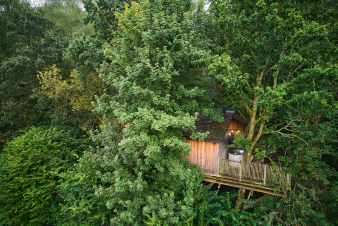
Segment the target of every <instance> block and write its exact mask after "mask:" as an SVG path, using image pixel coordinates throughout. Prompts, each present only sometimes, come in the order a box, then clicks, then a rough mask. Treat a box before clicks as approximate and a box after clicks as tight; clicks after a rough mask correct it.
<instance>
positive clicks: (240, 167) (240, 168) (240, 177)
mask: <svg viewBox="0 0 338 226" xmlns="http://www.w3.org/2000/svg"><path fill="white" fill-rule="evenodd" d="M242 165H243V163H241V164H240V166H239V181H242Z"/></svg>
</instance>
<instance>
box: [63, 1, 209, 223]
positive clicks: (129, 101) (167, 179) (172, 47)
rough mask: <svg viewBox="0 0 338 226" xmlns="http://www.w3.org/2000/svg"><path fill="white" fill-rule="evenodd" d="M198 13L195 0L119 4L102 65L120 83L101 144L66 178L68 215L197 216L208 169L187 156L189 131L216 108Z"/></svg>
mask: <svg viewBox="0 0 338 226" xmlns="http://www.w3.org/2000/svg"><path fill="white" fill-rule="evenodd" d="M196 12H199V13H202V11H198V10H197V9H195V8H194V4H193V3H191V2H189V1H185V2H182V1H176V0H172V1H162V0H156V1H148V0H145V1H140V2H139V3H135V2H134V3H132V4H131V5H126V6H125V10H124V11H123V12H121V13H115V15H114V16H115V17H116V19H117V23H116V25H117V27H116V31H114V34H113V37H112V40H111V42H110V43H109V45H107V46H106V47H105V49H104V52H105V58H106V63H105V64H104V66H103V68H102V69H101V71H102V74H101V77H102V79H103V81H104V82H105V84H106V85H107V86H108V87H109V88H110V89H111V90H114V92H113V93H111V94H110V95H108V94H106V95H104V96H103V97H102V98H101V100H100V101H99V102H98V104H97V110H98V111H99V112H101V114H103V115H104V120H105V123H104V124H103V125H102V131H101V133H100V134H99V135H98V137H97V142H98V144H97V148H95V149H94V150H93V151H92V152H90V153H88V155H86V156H87V157H85V158H84V159H82V160H81V163H80V165H79V166H78V167H79V168H78V171H77V172H78V173H77V176H76V179H77V180H75V181H73V182H72V183H70V184H65V186H64V188H65V189H66V190H65V192H64V194H67V195H66V197H68V198H66V200H65V203H66V204H65V206H64V213H65V216H66V217H65V218H64V220H65V221H66V222H72V223H73V224H86V222H96V223H95V224H98V225H102V224H110V225H144V224H149V225H180V224H184V223H185V222H191V220H192V219H193V218H194V214H195V212H194V203H195V202H194V193H195V191H197V190H198V187H199V186H200V182H201V181H200V180H201V178H200V175H199V174H198V173H197V172H196V171H195V170H192V169H190V168H189V167H188V164H187V162H186V161H185V160H184V158H185V156H186V155H187V154H188V152H189V146H188V145H187V144H186V143H185V142H184V137H185V136H186V135H187V134H190V133H192V132H194V130H195V121H196V116H195V112H199V111H200V112H203V111H202V110H201V109H205V111H206V112H209V111H208V109H209V108H208V104H209V103H208V102H206V101H205V95H204V94H205V91H206V87H205V83H204V82H203V81H204V79H205V77H203V76H202V72H201V71H202V70H200V69H201V68H203V66H204V67H205V63H204V61H203V59H205V58H206V55H207V54H208V52H207V51H205V48H203V44H204V42H203V41H201V42H199V40H203V36H202V35H203V34H201V33H198V32H197V31H196V30H195V29H194V27H195V25H196V21H197V19H198V17H199V16H200V15H201V14H197V13H196ZM206 103H207V104H206ZM86 166H87V167H86ZM88 166H90V168H89V169H88ZM94 172H95V173H94ZM72 174H73V173H72ZM73 175H74V174H73ZM80 178H85V179H84V180H85V181H87V180H88V181H89V183H88V184H87V183H85V182H82V181H79V180H80ZM84 183H85V184H87V185H85V186H83V184H84ZM79 186H80V189H79ZM82 186H83V187H82ZM81 187H82V188H81ZM77 191H87V192H84V194H82V195H81V196H80V194H79V192H77ZM73 200H77V201H75V202H73ZM93 200H96V201H95V203H93ZM93 212H94V213H93ZM90 213H91V214H90ZM67 216H68V217H70V219H69V218H68V219H69V221H68V219H67ZM89 224H91V223H89ZM92 224H94V223H92Z"/></svg>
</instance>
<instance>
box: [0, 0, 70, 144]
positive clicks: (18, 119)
mask: <svg viewBox="0 0 338 226" xmlns="http://www.w3.org/2000/svg"><path fill="white" fill-rule="evenodd" d="M0 9H1V10H0V23H1V24H0V29H1V30H0V36H1V38H0V48H1V49H0V97H1V98H0V112H1V113H0V130H1V133H0V143H4V142H5V141H6V139H7V138H8V137H11V136H13V135H15V134H16V133H17V132H18V131H19V130H20V129H24V128H26V127H29V126H30V125H32V123H33V122H34V121H36V120H37V118H36V117H35V116H36V115H35V112H34V107H33V106H34V104H35V103H34V100H33V99H31V98H30V95H31V94H32V91H33V89H34V88H35V87H36V86H37V84H38V81H37V76H36V75H37V73H38V71H39V70H42V69H43V68H45V67H46V66H48V65H51V64H61V62H62V52H63V49H64V47H65V42H64V40H63V38H62V32H61V31H56V30H55V28H54V26H53V24H52V23H51V22H49V21H47V20H46V19H44V18H43V17H42V16H41V14H40V13H39V12H37V11H36V10H34V9H32V8H31V7H30V5H29V4H28V3H25V2H24V1H19V0H2V1H0Z"/></svg>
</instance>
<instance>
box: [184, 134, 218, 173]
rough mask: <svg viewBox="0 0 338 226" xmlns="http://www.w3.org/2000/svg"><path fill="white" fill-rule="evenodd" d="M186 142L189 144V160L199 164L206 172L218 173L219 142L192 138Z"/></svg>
mask: <svg viewBox="0 0 338 226" xmlns="http://www.w3.org/2000/svg"><path fill="white" fill-rule="evenodd" d="M187 143H188V144H189V145H190V146H191V152H190V155H189V157H188V160H189V162H190V163H192V164H194V165H197V166H199V167H200V168H201V169H202V171H203V172H204V173H206V174H212V175H218V174H219V162H220V155H221V151H220V150H221V148H220V144H219V143H216V142H207V141H193V140H188V141H187Z"/></svg>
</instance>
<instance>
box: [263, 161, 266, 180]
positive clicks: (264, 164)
mask: <svg viewBox="0 0 338 226" xmlns="http://www.w3.org/2000/svg"><path fill="white" fill-rule="evenodd" d="M263 183H264V185H266V164H264V178H263Z"/></svg>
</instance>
